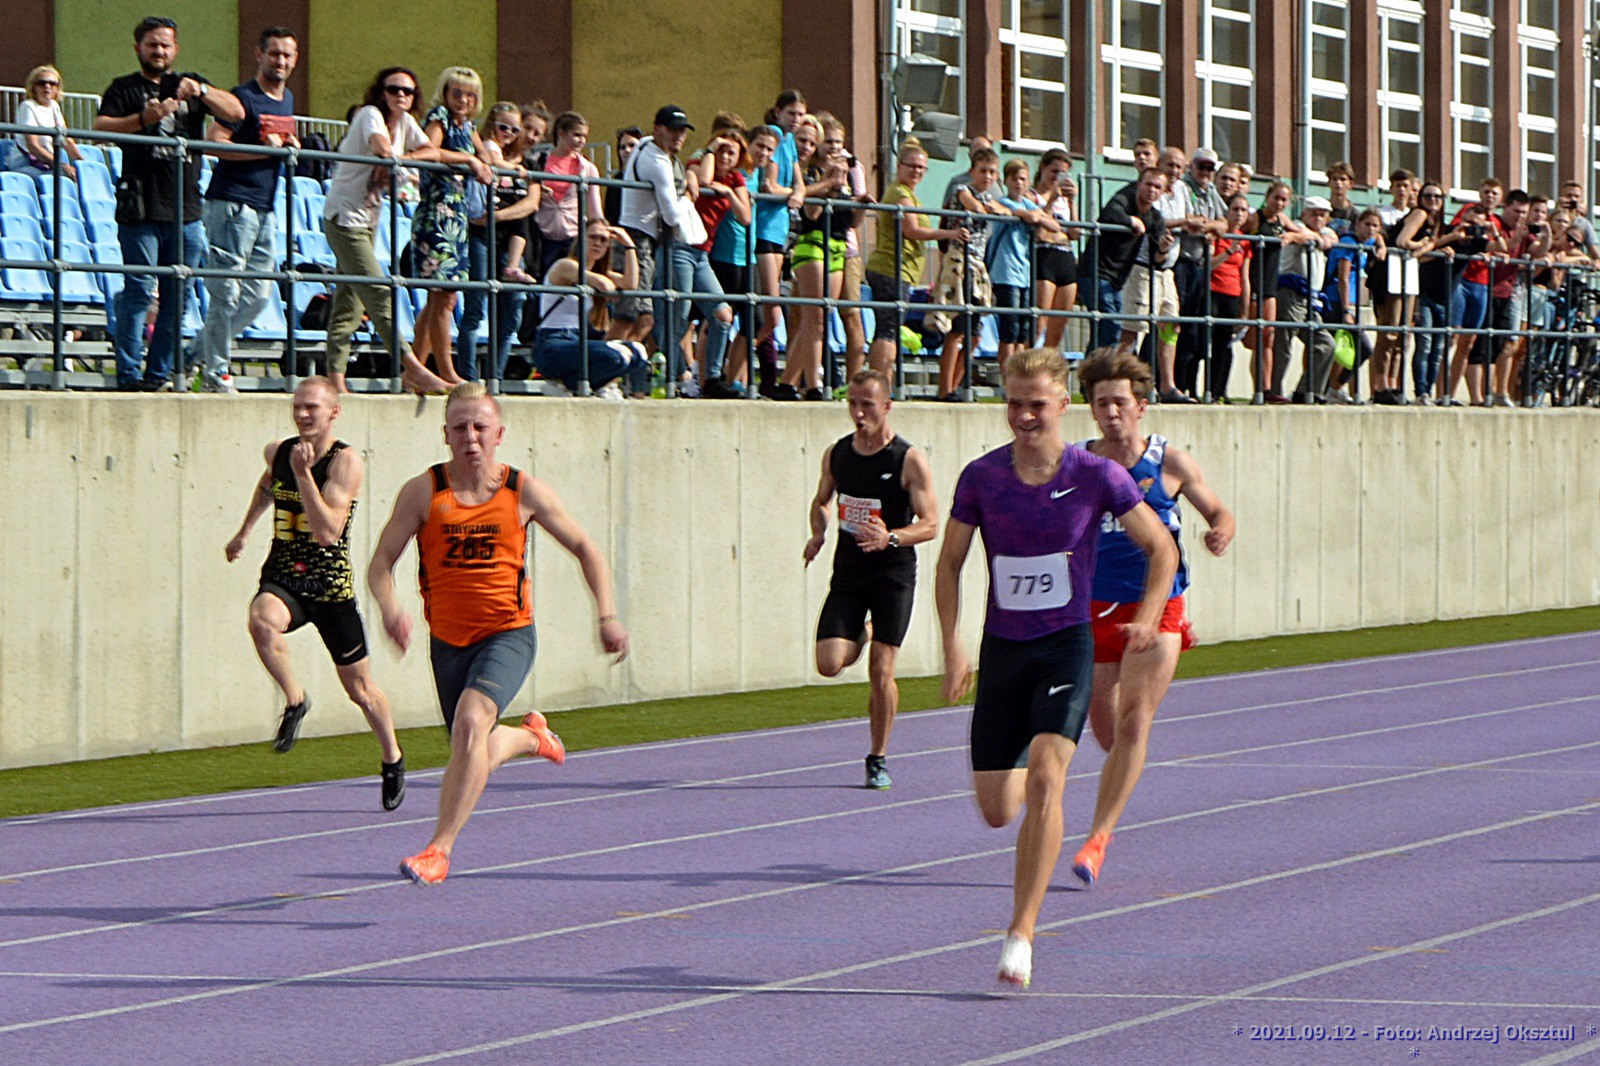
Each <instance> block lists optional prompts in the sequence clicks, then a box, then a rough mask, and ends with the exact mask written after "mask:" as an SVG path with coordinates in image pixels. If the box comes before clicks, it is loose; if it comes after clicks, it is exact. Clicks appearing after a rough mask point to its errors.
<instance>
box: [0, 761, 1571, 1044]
mask: <svg viewBox="0 0 1600 1066" xmlns="http://www.w3.org/2000/svg"><path fill="white" fill-rule="evenodd" d="M1596 746H1600V741H1594V742H1592V743H1589V744H1580V745H1573V746H1571V747H1566V748H1555V749H1551V750H1550V751H1548V752H1524V753H1521V754H1518V755H1512V756H1504V757H1501V758H1499V759H1491V760H1484V761H1485V762H1498V761H1509V760H1516V759H1524V758H1534V757H1537V756H1539V755H1544V754H1554V753H1560V752H1566V751H1572V750H1578V749H1581V748H1590V747H1596ZM1468 765H1470V764H1468ZM1454 769H1459V768H1458V767H1442V768H1439V769H1437V770H1432V771H1424V772H1422V773H1419V774H1407V775H1404V776H1405V777H1406V778H1410V777H1419V776H1427V775H1428V774H1430V773H1449V772H1452V771H1453V770H1454ZM1382 783H1385V782H1384V781H1374V782H1357V783H1353V784H1351V785H1349V786H1347V787H1346V788H1344V789H1328V790H1323V791H1328V792H1334V791H1353V790H1355V789H1357V788H1365V787H1370V786H1371V785H1376V784H1382ZM966 795H967V793H966V792H964V791H963V792H959V793H950V794H948V795H946V796H935V797H929V798H927V799H923V800H913V801H907V802H906V803H905V804H902V805H906V806H909V805H910V804H912V803H927V802H936V801H938V800H941V799H950V798H955V797H963V798H964V797H965V796H966ZM1302 795H1306V794H1303V793H1292V794H1288V795H1284V796H1278V797H1271V798H1268V799H1263V800H1252V801H1248V802H1246V803H1242V804H1229V805H1228V806H1227V807H1225V808H1219V810H1236V809H1239V808H1241V807H1250V806H1261V805H1265V804H1268V803H1277V802H1283V801H1286V800H1293V799H1298V798H1300V797H1301V796H1302ZM887 806H894V805H886V807H887ZM877 809H882V808H877ZM1594 809H1600V801H1597V802H1594V803H1589V804H1585V805H1582V806H1579V807H1573V808H1569V809H1567V810H1561V811H1541V812H1536V813H1534V814H1530V815H1524V816H1522V817H1520V818H1514V819H1511V820H1508V821H1504V822H1500V823H1496V824H1494V825H1490V826H1484V827H1478V828H1474V829H1468V830H1462V831H1458V832H1456V833H1452V834H1448V835H1446V836H1441V837H1434V838H1430V839H1428V840H1422V841H1417V842H1413V843H1411V844H1400V845H1395V846H1393V847H1389V848H1385V849H1382V850H1380V851H1373V852H1363V853H1359V854H1356V855H1349V856H1344V857H1342V858H1339V859H1332V860H1328V861H1325V862H1321V863H1315V864H1311V865H1308V866H1304V867H1299V868H1297V869H1294V870H1290V871H1280V872H1278V873H1274V874H1262V875H1258V876H1256V877H1252V878H1247V879H1245V880H1242V881H1236V882H1232V883H1231V884H1227V885H1222V886H1219V887H1218V888H1214V889H1197V890H1195V891H1193V892H1187V893H1183V894H1180V895H1176V896H1170V897H1163V898H1162V899H1158V900H1151V901H1148V902H1145V903H1139V904H1131V905H1128V906H1124V907H1120V908H1115V909H1112V910H1107V911H1099V912H1095V913H1092V914H1088V915H1081V916H1079V917H1077V918H1067V919H1062V920H1060V921H1058V922H1054V923H1050V924H1047V925H1041V926H1040V927H1039V928H1040V929H1041V930H1049V929H1056V928H1062V927H1065V926H1068V925H1074V924H1078V923H1079V922H1082V921H1093V920H1098V919H1102V918H1111V917H1118V916H1120V915H1123V914H1131V913H1134V912H1137V911H1142V910H1147V909H1150V908H1154V907H1162V906H1168V905H1170V904H1173V903H1178V902H1183V901H1185V900H1189V899H1195V898H1200V897H1203V896H1207V895H1212V894H1216V893H1218V892H1225V891H1231V890H1233V889H1236V888H1243V887H1249V886H1254V885H1258V884H1267V883H1270V882H1273V881H1277V880H1280V879H1283V878H1285V877H1292V876H1297V875H1299V874H1302V873H1311V872H1318V871H1322V870H1330V869H1336V868H1338V867H1342V866H1346V865H1349V864H1351V863H1354V862H1364V861H1367V860H1369V859H1374V858H1381V857H1386V856H1389V855H1392V854H1396V853H1399V852H1404V851H1407V850H1412V849H1415V848H1420V847H1431V846H1433V845H1436V844H1441V843H1447V842H1451V841H1455V840H1465V839H1468V838H1470V837H1473V836H1479V835H1482V834H1484V833H1491V832H1497V831H1499V830H1501V829H1505V828H1513V827H1516V826H1521V825H1527V824H1531V823H1533V822H1538V821H1544V820H1546V819H1550V818H1555V817H1560V816H1563V815H1567V814H1576V813H1586V812H1587V811H1590V810H1594ZM852 813H860V812H852ZM1192 816H1193V815H1192V814H1190V815H1186V816H1180V817H1192ZM823 817H827V816H812V817H809V818H804V819H797V821H818V820H822V818H823ZM832 817H838V816H837V815H835V816H832ZM1168 820H1170V819H1160V820H1158V822H1156V823H1140V824H1139V825H1135V826H1130V827H1128V828H1129V830H1132V829H1136V828H1141V827H1143V825H1145V824H1159V822H1164V821H1168ZM730 832H734V831H733V830H730V831H723V834H724V835H725V834H726V833H730ZM707 835H708V836H709V835H718V834H707ZM633 846H634V847H643V846H646V845H644V844H639V845H633ZM628 847H630V846H627V845H624V846H623V847H622V848H619V849H618V850H627V848H628ZM1011 850H1012V848H1011V847H1010V846H1006V847H1000V848H991V849H987V850H984V851H978V852H970V853H968V854H965V855H958V856H946V857H942V858H938V859H929V860H925V861H922V862H917V863H911V864H908V865H904V866H898V867H891V868H888V869H884V870H877V871H873V872H870V873H864V874H848V875H844V876H840V877H833V878H826V879H823V880H819V881H808V882H801V883H800V884H797V885H785V886H783V887H781V888H769V889H762V890H760V891H756V892H748V893H742V894H740V895H737V896H729V897H725V898H722V899H714V900H705V901H702V902H700V903H690V904H685V905H682V906H675V907H670V908H666V909H663V910H659V911H652V912H650V913H647V914H638V915H628V916H625V917H616V918H609V919H604V920H601V921H595V922H588V923H580V924H578V925H571V926H566V927H563V928H558V929H546V930H539V931H536V932H532V933H522V934H518V935H516V936H510V937H500V938H496V939H494V940H489V941H483V942H480V943H476V944H462V945H455V946H452V947H448V948H438V949H435V950H433V951H428V952H423V953H420V954H415V955H408V956H403V957H400V958H391V959H378V960H374V961H371V962H364V963H357V964H354V965H351V966H344V967H340V968H338V969H333V970H325V971H321V972H318V973H311V974H304V975H299V976H295V977H284V978H277V979H273V980H270V981H262V982H255V983H252V984H248V985H243V986H238V987H233V988H223V989H212V990H209V991H206V992H200V993H193V994H190V995H183V996H172V997H167V998H164V999H159V1000H152V1001H148V1002H145V1003H134V1004H126V1005H122V1006H118V1007H109V1008H104V1009H101V1010H94V1011H87V1012H82V1013H79V1014H72V1015H64V1016H61V1017H57V1018H45V1019H39V1020H36V1021H30V1022H20V1023H15V1024H13V1025H9V1026H0V1033H6V1032H11V1031H14V1030H18V1029H33V1028H38V1027H40V1026H47V1025H58V1024H64V1023H70V1022H78V1021H86V1020H91V1019H95V1018H102V1017H108V1016H113V1015H120V1014H127V1013H132V1012H134V1011H142V1010H150V1009H154V1008H157V1007H166V1006H173V1005H177V1004H182V1003H189V1002H193V1001H196V1000H203V999H212V998H215V997H218V996H227V995H234V994H237V993H241V992H253V991H257V990H260V989H263V988H275V987H279V986H282V985H290V984H300V983H305V982H314V981H319V980H324V979H326V978H329V977H343V976H347V975H349V974H355V973H367V972H370V971H372V970H378V969H384V968H387V967H390V966H401V965H408V964H410V963H413V962H423V961H427V960H431V959H436V958H444V957H447V956H454V955H461V954H465V953H468V952H472V951H480V950H485V949H490V948H497V947H506V946H510V945H518V944H526V943H530V942H533V941H538V940H545V939H549V938H552V937H558V936H565V935H568V934H574V933H587V932H593V931H595V930H600V929H608V928H614V927H617V926H624V925H632V924H634V923H637V922H642V921H648V920H652V919H656V918H660V917H662V916H664V915H668V914H689V913H694V912H696V911H702V910H709V909H712V908H716V907H722V906H728V905H732V904H738V903H748V902H752V901H755V900H763V899H771V898H775V897H779V896H787V895H793V894H796V893H800V892H807V891H811V890H812V889H817V888H828V887H833V886H836V885H843V884H854V883H857V882H861V881H868V880H874V879H879V878H884V877H892V876H896V875H900V874H906V873H914V872H920V871H923V870H929V869H934V868H936V867H941V866H948V865H951V864H953V863H958V862H965V861H969V860H974V859H983V858H992V857H994V856H998V855H1004V854H1008V853H1010V852H1011ZM542 861H547V860H539V859H535V860H527V861H524V862H520V863H507V864H505V865H503V866H500V867H492V868H490V869H497V870H503V869H511V868H518V867H525V866H532V865H537V864H538V863H540V862H542ZM478 872H482V871H478ZM398 883H399V882H394V881H391V882H387V883H385V884H375V885H372V886H365V887H370V888H373V889H376V888H382V887H393V886H394V885H396V884H398ZM352 891H357V890H342V891H341V890H331V891H329V892H327V893H319V894H318V895H341V894H342V895H348V894H350V893H351V892H352ZM307 898H314V897H307ZM284 902H285V901H283V900H272V901H264V902H257V903H252V904H241V905H236V906H234V907H231V908H218V910H245V909H249V908H252V907H260V906H268V905H281V904H283V903H284ZM172 920H175V916H169V917H166V918H159V919H146V920H144V921H141V922H129V923H123V924H124V926H125V927H132V926H137V925H150V924H157V923H160V922H166V921H172ZM96 931H105V930H93V929H90V930H77V931H74V932H69V933H58V934H48V935H46V936H41V937H33V938H30V940H31V941H33V942H38V941H42V940H53V939H61V938H63V937H66V936H72V935H77V934H79V933H88V932H96ZM999 939H1000V938H999V937H998V936H983V937H980V938H978V939H976V940H969V941H963V942H960V943H958V944H953V945H945V946H942V947H938V948H931V949H921V950H919V951H915V952H911V953H909V954H905V955H900V956H893V957H890V958H888V959H879V960H875V961H872V962H868V963H859V964H856V965H854V966H848V967H845V968H843V969H839V970H830V971H825V972H823V973H821V974H813V975H811V976H810V977H809V978H793V979H790V980H789V981H786V982H776V983H774V984H772V985H771V986H770V987H774V988H781V987H788V986H789V985H791V984H802V983H811V982H812V981H814V980H828V979H831V978H833V977H838V976H842V975H844V974H848V973H855V972H858V971H860V970H867V969H873V968H876V967H878V966H882V965H890V964H893V963H896V962H904V961H909V960H913V959H919V958H924V957H928V956H932V955H938V954H943V953H945V952H948V951H957V950H964V949H966V948H970V947H976V946H979V945H982V944H991V943H995V942H998V940H999ZM0 946H4V945H0ZM752 987H753V988H760V987H767V986H752ZM720 998H728V997H726V996H724V997H720ZM720 998H719V997H712V1000H710V1001H711V1002H720ZM691 1005H693V1004H691ZM666 1009H674V1010H675V1009H684V1008H683V1007H672V1008H661V1009H658V1010H657V1011H655V1012H652V1013H659V1012H660V1011H661V1010H666ZM647 1016H648V1015H647ZM630 1017H631V1016H630ZM618 1020H628V1019H627V1018H622V1019H618ZM603 1024H612V1023H611V1022H605V1023H603ZM585 1027H593V1025H588V1024H587V1023H586V1026H585ZM542 1038H543V1037H537V1036H536V1037H533V1038H531V1039H542Z"/></svg>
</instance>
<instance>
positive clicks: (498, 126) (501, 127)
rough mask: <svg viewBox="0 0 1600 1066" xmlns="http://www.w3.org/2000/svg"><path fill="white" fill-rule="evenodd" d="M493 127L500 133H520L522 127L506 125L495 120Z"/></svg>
mask: <svg viewBox="0 0 1600 1066" xmlns="http://www.w3.org/2000/svg"><path fill="white" fill-rule="evenodd" d="M494 128H495V129H497V130H499V131H500V132H501V133H521V132H522V127H521V126H511V125H507V124H506V123H504V122H496V123H495V124H494Z"/></svg>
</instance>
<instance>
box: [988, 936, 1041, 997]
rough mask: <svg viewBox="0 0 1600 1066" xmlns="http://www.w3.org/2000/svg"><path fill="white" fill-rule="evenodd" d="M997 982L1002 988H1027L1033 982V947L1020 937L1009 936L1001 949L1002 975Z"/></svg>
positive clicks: (1000, 974)
mask: <svg viewBox="0 0 1600 1066" xmlns="http://www.w3.org/2000/svg"><path fill="white" fill-rule="evenodd" d="M996 980H998V981H999V982H1000V986H1001V987H1002V988H1007V989H1019V988H1027V987H1028V982H1029V981H1031V980H1033V945H1032V944H1031V943H1029V942H1028V941H1026V940H1024V939H1022V938H1021V937H1020V936H1007V937H1006V942H1005V945H1004V946H1003V947H1001V948H1000V973H999V975H998V976H997V978H996Z"/></svg>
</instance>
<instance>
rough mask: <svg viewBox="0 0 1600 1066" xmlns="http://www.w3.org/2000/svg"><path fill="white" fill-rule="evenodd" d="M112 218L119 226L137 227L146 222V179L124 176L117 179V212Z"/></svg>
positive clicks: (132, 175)
mask: <svg viewBox="0 0 1600 1066" xmlns="http://www.w3.org/2000/svg"><path fill="white" fill-rule="evenodd" d="M112 217H113V218H115V220H116V223H117V225H119V226H137V225H138V224H139V223H141V222H143V221H145V220H146V218H147V215H146V214H145V209H144V178H142V177H139V176H137V175H134V174H124V175H122V177H120V178H118V179H117V210H116V213H115V215H113V216H112Z"/></svg>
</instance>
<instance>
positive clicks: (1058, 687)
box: [1045, 682, 1072, 696]
mask: <svg viewBox="0 0 1600 1066" xmlns="http://www.w3.org/2000/svg"><path fill="white" fill-rule="evenodd" d="M1071 687H1072V684H1071V682H1068V683H1067V684H1065V685H1051V686H1050V691H1049V692H1047V693H1045V695H1047V696H1054V695H1055V694H1056V693H1057V692H1060V691H1062V690H1063V689H1069V688H1071Z"/></svg>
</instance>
